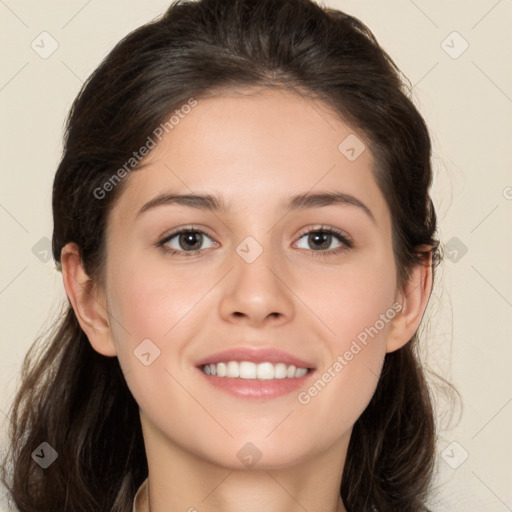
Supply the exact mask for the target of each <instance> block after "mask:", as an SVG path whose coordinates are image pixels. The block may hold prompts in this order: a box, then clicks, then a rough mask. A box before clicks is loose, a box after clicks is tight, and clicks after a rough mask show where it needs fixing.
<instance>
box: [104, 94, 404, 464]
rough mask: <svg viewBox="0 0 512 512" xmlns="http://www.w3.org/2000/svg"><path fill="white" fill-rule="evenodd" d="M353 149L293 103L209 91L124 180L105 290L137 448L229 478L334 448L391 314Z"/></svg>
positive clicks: (385, 253) (367, 382)
mask: <svg viewBox="0 0 512 512" xmlns="http://www.w3.org/2000/svg"><path fill="white" fill-rule="evenodd" d="M347 137H350V138H349V139H347V140H346V141H345V139H346V138H347ZM356 137H357V138H356ZM343 141H345V142H343ZM362 141H363V136H362V134H359V133H356V132H354V130H353V129H351V128H350V127H349V126H347V125H346V124H344V123H343V122H342V121H341V120H340V119H339V118H338V116H336V115H335V114H334V113H332V112H330V111H329V110H328V109H327V108H326V107H325V106H324V105H323V104H321V103H319V102H314V101H312V100H307V101H306V100H305V99H303V98H302V97H300V96H299V95H297V94H295V93H293V92H286V91H276V90H274V91H270V90H264V91H261V90H260V91H256V90H245V91H239V93H228V92H225V93H222V94H219V95H218V96H215V97H210V98H208V99H202V100H198V104H197V106H195V107H194V108H193V109H191V111H190V113H188V114H187V115H186V116H184V117H183V118H180V120H179V123H178V124H175V125H174V127H173V129H172V130H170V131H169V133H168V134H165V136H164V137H163V138H162V140H161V142H159V143H158V145H157V146H156V147H155V148H154V149H152V150H151V152H150V153H149V155H148V156H147V157H146V160H145V164H146V166H145V167H143V168H141V169H140V170H137V171H134V172H133V173H131V174H130V176H129V177H127V178H126V179H127V182H126V183H125V185H126V188H125V189H124V191H123V193H122V194H121V195H120V197H119V199H118V201H117V203H116V205H115V207H114V208H113V210H112V213H111V215H110V218H109V224H108V230H107V235H108V236H107V259H106V269H105V270H106V272H105V275H106V278H105V282H104V292H105V298H106V303H107V311H108V315H109V323H110V328H111V332H112V340H113V344H114V346H115V352H116V353H117V356H118V358H119V361H120V364H121V366H122V368H123V371H124V373H125V376H126V380H127V383H128V386H129V388H130V390H131V392H132V394H133V395H134V397H135V399H136V401H137V402H138V404H139V407H140V411H141V420H142V423H143V428H144V432H145V435H146V434H148V433H151V435H153V436H158V437H159V439H160V440H161V441H162V442H163V444H166V445H167V446H172V447H174V448H175V449H179V450H183V451H184V452H186V453H189V454H193V455H195V456H197V457H199V458H200V459H202V460H206V461H209V462H214V463H215V464H221V465H223V466H225V467H232V468H235V467H238V468H239V467H241V466H242V464H244V463H247V461H249V460H250V458H251V457H252V458H253V460H256V459H260V460H259V462H258V464H259V466H260V467H263V468H265V467H267V468H272V467H287V466H289V465H292V464H297V463H299V462H304V461H307V460H308V459H309V458H311V457H314V456H315V455H319V454H321V453H325V452H327V451H328V450H332V449H336V447H340V446H342V445H345V446H346V443H347V442H348V439H349V437H350V432H351V428H352V426H353V424H354V422H355V421H356V420H357V418H358V417H359V416H360V414H361V413H362V412H363V410H364V409H365V407H366V406H367V404H368V402H369V400H370V398H371V396H372V394H373V393H374V391H375V388H376V385H377V380H378V376H379V373H380V370H381V367H382V363H383V359H384V356H385V353H386V347H387V341H388V337H389V333H390V329H391V326H392V325H393V317H394V316H395V314H397V311H398V307H397V304H396V302H395V301H396V300H397V294H398V290H397V284H396V281H397V279H396V270H395V261H394V255H393V251H392V238H391V235H392V231H391V217H390V212H389V209H388V207H387V205H386V202H385V199H384V197H383V195H382V193H381V191H380V189H379V188H378V186H377V184H376V181H375V178H374V174H373V171H372V168H373V166H374V162H373V160H372V155H371V153H370V150H369V149H368V147H366V149H364V148H363V146H362V145H361V144H362ZM340 143H342V144H341V150H340ZM351 148H353V149H354V150H353V151H352V150H351ZM362 149H364V150H363V151H362V152H361V150H362ZM359 153H360V154H359ZM358 154H359V156H358ZM354 157H356V158H354ZM316 194H329V195H331V196H330V197H331V200H330V201H329V200H326V196H323V197H320V196H319V197H317V198H316V199H314V198H311V197H310V198H309V199H308V195H309V196H313V195H316ZM335 194H337V195H338V196H337V197H338V200H336V201H333V200H332V197H335V196H334V195H335ZM176 195H189V196H192V195H197V196H211V197H210V200H206V199H204V198H203V199H200V198H199V199H198V198H195V199H194V198H189V199H188V200H186V199H181V200H176V199H175V196H176ZM295 196H302V200H299V199H295V200H294V197H295ZM173 197H174V199H173ZM212 198H215V200H212ZM214 206H216V207H215V208H214ZM184 229H185V230H188V232H187V233H182V234H179V231H180V230H184ZM241 363H242V364H241ZM205 365H208V368H206V366H205ZM293 367H295V368H296V369H295V370H294V368H293ZM306 372H307V373H306ZM207 373H210V375H207ZM212 373H213V374H215V373H217V375H212ZM237 373H241V376H239V377H237V376H236V375H237ZM304 373H305V375H304ZM297 440H300V442H297ZM248 443H251V444H248Z"/></svg>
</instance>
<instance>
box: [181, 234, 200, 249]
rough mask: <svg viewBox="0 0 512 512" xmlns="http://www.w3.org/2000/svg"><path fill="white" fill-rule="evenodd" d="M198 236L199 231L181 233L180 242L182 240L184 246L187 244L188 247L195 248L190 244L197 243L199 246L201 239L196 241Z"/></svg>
mask: <svg viewBox="0 0 512 512" xmlns="http://www.w3.org/2000/svg"><path fill="white" fill-rule="evenodd" d="M198 236H199V237H200V236H201V235H200V234H199V233H182V234H181V240H180V242H183V244H184V245H185V246H186V245H187V244H189V248H191V249H193V250H195V247H190V246H194V245H199V247H201V241H200V240H199V242H198V241H197V237H198ZM185 248H186V247H185Z"/></svg>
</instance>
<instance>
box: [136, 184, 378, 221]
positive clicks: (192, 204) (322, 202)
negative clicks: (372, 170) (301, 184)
mask: <svg viewBox="0 0 512 512" xmlns="http://www.w3.org/2000/svg"><path fill="white" fill-rule="evenodd" d="M175 204H176V205H181V206H187V207H189V208H196V209H199V210H208V211H213V212H223V213H227V212H228V211H229V208H228V206H227V204H226V202H225V201H224V199H223V198H222V197H217V196H214V195H211V194H178V193H164V194H160V195H158V196H156V197H155V198H153V199H151V200H150V201H148V202H147V203H145V204H144V206H142V208H141V209H140V210H139V211H138V212H137V217H138V216H139V215H141V214H142V213H144V212H147V211H148V210H151V209H153V208H157V207H159V206H169V205H175ZM332 205H348V206H355V207H356V208H359V209H360V210H362V211H363V212H364V213H365V214H366V215H367V216H368V217H369V218H370V219H371V220H372V221H373V222H374V223H376V220H375V217H374V215H373V213H372V212H371V210H370V209H369V208H368V207H367V206H366V205H365V204H364V203H363V202H362V201H361V200H359V199H357V197H355V196H353V195H351V194H345V193H343V192H330V191H327V192H315V193H309V192H304V193H302V194H298V195H295V196H291V197H289V198H288V203H287V204H285V206H284V208H285V211H286V212H290V211H297V210H306V209H309V208H321V207H325V206H332Z"/></svg>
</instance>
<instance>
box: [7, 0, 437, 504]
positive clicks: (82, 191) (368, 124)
mask: <svg viewBox="0 0 512 512" xmlns="http://www.w3.org/2000/svg"><path fill="white" fill-rule="evenodd" d="M253 85H257V86H262V87H285V88H290V89H293V90H296V91H299V92H300V94H302V95H305V96H306V95H307V96H309V97H312V98H316V99H320V100H322V101H323V102H325V104H327V105H329V106H330V107H331V108H332V109H333V110H334V111H335V112H337V113H338V114H339V116H340V117H341V118H342V119H344V120H345V121H346V122H347V123H348V124H349V125H350V126H352V127H353V128H354V129H356V130H359V132H360V133H362V134H364V135H365V137H366V138H367V140H368V141H369V144H370V149H371V151H372V153H373V155H374V156H375V160H376V162H377V164H376V169H375V176H376V180H377V182H378V184H379V186H380V188H381V190H382V192H383V194H384V197H385V198H386V201H387V203H388V206H389V208H390V211H391V215H392V222H393V249H394V253H395V260H396V266H397V270H398V276H399V281H400V284H403V283H405V281H406V279H407V277H408V274H409V271H410V270H411V268H412V267H413V266H414V265H417V264H428V263H426V262H428V258H429V257H430V256H431V255H432V256H433V261H434V263H435V262H436V261H437V260H438V242H437V240H436V238H435V234H436V215H435V211H434V208H433V206H432V201H431V199H430V197H429V187H430V184H431V179H432V176H431V162H430V157H431V146H430V139H429V134H428V131H427V128H426V125H425V122H424V120H423V119H422V117H421V115H420V114H419V112H418V111H417V109H416V108H415V107H414V105H413V103H412V102H411V100H410V97H409V96H410V95H409V94H408V92H407V88H406V85H405V81H404V79H403V77H402V75H401V73H400V72H399V70H398V69H397V67H396V66H395V64H394V63H393V61H392V60H391V58H390V57H389V56H388V55H387V54H386V53H385V52H384V50H383V49H382V48H381V47H380V46H379V44H378V43H377V41H376V39H375V38H374V36H373V35H372V33H371V32H370V30H369V29H368V28H367V27H366V26H365V25H364V24H363V23H361V22H360V21H359V20H357V19H356V18H354V17H352V16H349V15H347V14H345V13H343V12H340V11H338V10H334V9H329V8H322V7H320V6H319V5H317V4H315V3H313V2H312V1H310V0H258V1H254V0H200V1H197V2H195V1H189V0H183V1H178V2H176V3H175V4H173V5H171V6H170V7H169V9H168V10H167V12H166V13H165V14H164V15H163V16H162V17H161V18H159V19H158V20H155V21H153V22H151V23H148V24H146V25H144V26H142V27H140V28H138V29H137V30H135V31H133V32H132V33H131V34H129V35H128V36H126V37H125V38H124V39H123V40H122V41H121V42H119V43H118V44H117V45H116V46H115V48H114V49H113V50H112V51H111V53H110V54H109V55H108V56H107V57H106V59H105V60H104V61H103V62H102V63H101V65H100V66H99V67H98V68H97V69H96V71H94V73H93V74H92V75H91V76H90V77H89V79H88V80H87V82H86V83H85V84H84V86H83V88H82V90H81V91H80V93H79V95H78V97H77V98H76V100H75V102H74V104H73V106H72V109H71V112H70V114H69V117H68V121H67V126H66V134H65V147H64V152H63V156H62V160H61V162H60V164H59V167H58V169H57V173H56V176H55V182H54V188H53V218H54V232H53V256H54V258H55V261H56V262H57V265H58V264H59V262H60V253H61V249H62V247H63V246H64V245H65V244H66V243H68V242H75V243H77V244H78V246H79V247H80V250H81V257H82V262H83V264H84V267H85V270H86V271H87V273H88V274H89V276H91V277H92V278H99V277H100V276H101V270H102V268H103V263H104V257H105V250H104V248H105V226H106V222H107V217H108V214H109V212H110V210H111V209H112V207H113V206H114V205H115V200H116V198H117V197H118V196H119V194H120V193H121V192H122V189H123V183H125V182H126V179H125V180H124V181H121V182H120V183H119V184H118V185H117V186H116V187H113V190H109V191H108V193H105V194H103V193H102V194H97V193H96V194H95V193H94V191H95V190H98V188H101V187H102V186H103V185H104V183H105V182H106V181H108V180H109V179H112V176H113V175H114V173H115V172H116V170H118V169H119V168H120V167H121V166H123V164H124V163H125V162H127V161H128V159H129V158H130V157H131V156H132V153H133V151H134V150H136V149H137V148H139V147H141V146H142V145H143V144H144V143H145V142H146V141H147V137H148V136H150V135H151V134H152V133H153V132H154V130H155V128H156V127H157V126H159V125H160V124H161V123H162V122H164V120H165V119H166V118H167V117H168V116H169V115H170V113H171V112H173V110H174V109H176V108H178V107H180V105H183V104H185V103H186V102H187V100H188V99H189V98H191V97H194V98H198V99H199V98H201V97H205V96H206V95H208V94H211V93H212V92H214V91H215V90H218V89H219V88H222V87H231V86H236V87H239V86H241V87H244V86H253ZM103 190H104V189H103ZM425 246H430V247H431V249H430V250H429V249H427V250H425V249H424V247H425ZM41 341H42V342H43V343H44V346H43V345H41V347H40V348H39V352H38V351H37V344H36V343H35V344H34V345H33V347H32V348H31V351H30V352H29V353H28V354H27V356H26V359H25V361H24V367H23V374H22V384H21V387H20V389H19V391H18V393H17V395H16V397H15V400H14V402H13V406H12V410H11V424H10V439H11V450H10V453H9V461H6V463H5V465H4V471H3V481H4V484H5V485H6V486H7V487H8V489H9V491H10V494H11V496H12V499H13V501H14V503H15V505H16V506H17V507H18V509H19V510H20V512H36V511H37V512H40V511H41V510H44V511H46V512H50V511H59V512H62V511H66V512H74V511H95V512H98V511H100V512H103V511H104V512H107V511H108V512H110V511H112V512H114V511H116V512H126V511H130V510H131V507H132V502H133V498H134V495H135V492H136V490H137V488H138V487H139V485H140V484H141V483H142V481H143V480H144V478H145V477H146V476H147V471H148V468H147V460H146V455H145V450H144V443H143V437H142V431H141V425H140V420H139V415H138V406H137V403H136V402H135V400H134V398H133V397H132V395H131V393H130V392H129V390H128V388H127V385H126V382H125V379H124V377H123V374H122V371H121V369H120V366H119V363H118V360H117V358H109V357H104V356H102V355H100V354H98V353H97V352H95V351H94V350H93V348H92V347H91V345H90V343H89V341H88V339H87V337H86V335H85V333H84V332H83V331H82V329H81V328H80V326H79V324H78V322H77V319H76V317H75V314H74V312H73V309H72V308H71V306H70V305H69V303H68V304H66V307H65V310H64V311H63V312H62V317H61V319H60V320H59V323H58V324H57V325H56V327H55V329H54V331H53V332H51V333H49V334H48V336H47V337H46V338H43V339H42V340H41ZM416 342H417V340H416V336H414V337H413V338H412V339H411V340H410V342H409V343H407V344H406V345H405V346H404V347H403V348H401V349H399V350H397V351H395V352H392V353H390V354H387V355H386V357H385V362H384V367H383V371H382V374H381V376H380V380H379V383H378V387H377V390H376V392H375V394H374V396H373V398H372V400H371V402H370V403H369V405H368V407H367V408H366V410H365V411H364V412H363V414H362V415H361V417H360V418H359V419H358V420H357V422H356V423H355V425H354V428H353V432H352V436H351V439H350V445H349V448H348V453H347V458H346V464H345V467H344V472H343V478H342V482H341V489H340V493H341V497H342V499H343V502H344V504H345V506H346V507H347V510H349V511H352V512H364V511H368V512H370V511H379V512H387V511H393V512H400V511H404V512H405V511H407V512H415V511H424V510H426V505H425V503H426V497H427V493H428V491H429V486H430V481H431V477H432V471H433V461H434V453H435V449H434V448H435V428H434V415H433V410H432V406H431V399H430V395H429V390H428V387H427V383H426V380H425V377H424V373H423V370H422V367H421V366H420V364H419V362H418V355H417V348H416ZM42 442H47V443H48V444H49V445H51V446H52V447H53V448H54V449H55V450H56V451H57V452H58V459H57V461H56V462H55V463H54V464H52V465H51V466H50V467H48V468H47V469H42V468H41V467H40V466H39V465H38V464H36V463H35V462H34V460H33V459H32V456H31V454H32V452H33V451H34V450H35V449H36V448H37V447H38V446H39V445H40V444H41V443H42ZM7 468H9V469H7Z"/></svg>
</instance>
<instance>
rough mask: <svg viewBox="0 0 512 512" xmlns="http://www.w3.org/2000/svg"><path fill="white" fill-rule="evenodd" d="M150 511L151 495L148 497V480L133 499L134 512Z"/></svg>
mask: <svg viewBox="0 0 512 512" xmlns="http://www.w3.org/2000/svg"><path fill="white" fill-rule="evenodd" d="M148 510H149V495H148V479H147V478H146V480H144V482H142V484H141V486H140V487H139V489H138V490H137V493H136V494H135V498H134V499H133V510H132V512H148Z"/></svg>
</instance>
